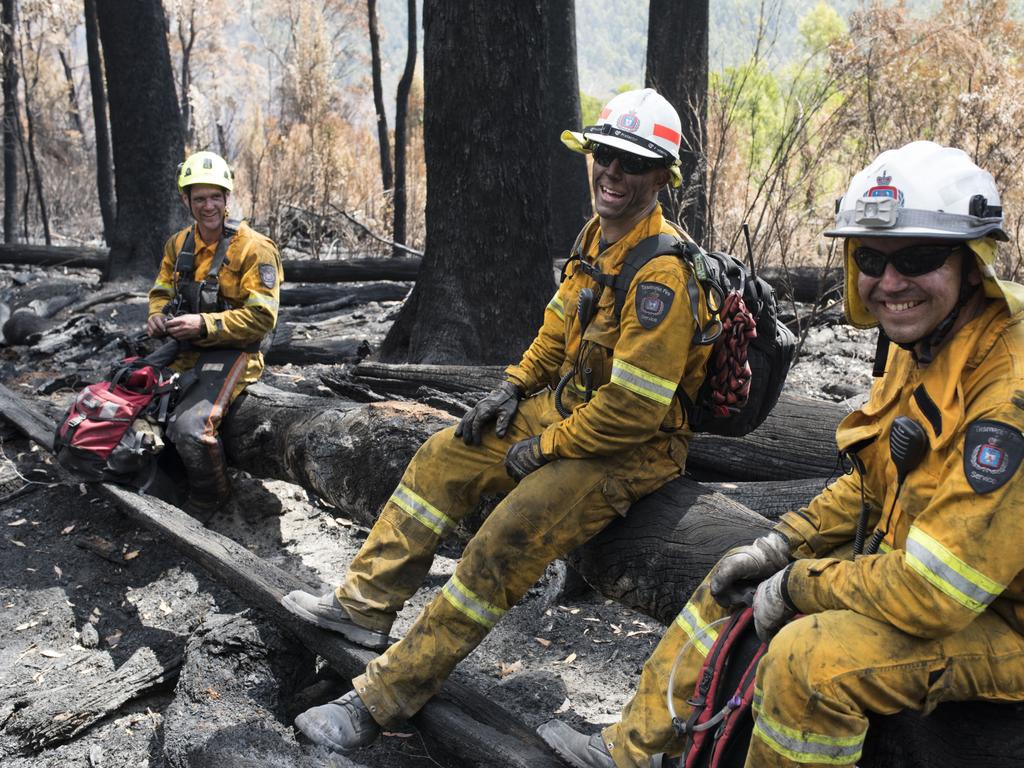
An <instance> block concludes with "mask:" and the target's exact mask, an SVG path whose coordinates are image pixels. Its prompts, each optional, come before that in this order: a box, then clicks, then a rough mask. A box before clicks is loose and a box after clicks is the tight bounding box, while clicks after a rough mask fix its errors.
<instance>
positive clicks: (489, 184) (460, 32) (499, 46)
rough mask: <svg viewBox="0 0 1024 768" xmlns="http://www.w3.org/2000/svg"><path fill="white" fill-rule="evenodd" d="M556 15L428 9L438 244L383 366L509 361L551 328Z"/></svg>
mask: <svg viewBox="0 0 1024 768" xmlns="http://www.w3.org/2000/svg"><path fill="white" fill-rule="evenodd" d="M544 7H545V4H544V3H543V2H541V0H497V2H496V3H495V2H490V3H486V4H485V3H483V2H480V1H479V0H478V2H474V3H469V4H465V3H464V4H458V5H453V4H451V3H447V2H442V1H441V0H428V2H427V3H426V4H425V6H424V90H425V99H426V116H425V125H424V142H425V150H426V161H427V247H426V255H425V256H424V268H423V269H422V270H421V274H420V275H419V277H418V279H417V282H416V287H415V288H414V289H413V292H412V294H411V296H410V298H409V300H407V301H406V303H405V306H404V307H403V309H402V312H401V313H400V315H399V317H398V319H397V320H396V322H395V324H394V325H393V326H392V328H391V331H390V332H389V333H388V336H387V339H386V340H385V342H384V345H383V347H382V350H381V355H382V358H383V359H387V360H391V361H394V362H398V361H405V360H408V361H410V362H417V363H440V362H449V363H462V362H467V363H470V362H471V363H501V362H508V361H509V360H515V359H518V358H519V357H520V356H521V355H522V353H523V351H524V350H525V349H526V346H527V345H528V344H529V342H530V340H531V339H532V338H533V335H534V333H535V332H536V330H537V327H538V325H539V324H540V321H541V316H542V311H543V307H544V305H545V304H546V302H547V301H548V299H549V298H550V296H551V293H552V291H553V289H554V284H553V279H552V274H551V260H550V258H548V254H547V242H546V237H545V232H546V231H547V224H548V211H547V201H548V197H547V194H546V189H547V180H548V161H547V157H548V155H547V153H546V152H538V148H540V147H545V146H547V143H548V142H550V141H552V140H553V139H552V137H550V136H546V135H544V131H543V127H544V121H543V120H538V119H537V116H538V115H539V114H542V107H543V104H542V102H541V93H542V92H543V87H544V78H545V74H546V70H547V68H546V65H545V60H546V59H545V57H546V45H545V31H544V18H543V17H544ZM453 115H458V116H459V119H457V120H454V119H452V116H453ZM523 158H530V162H527V163H524V162H523ZM524 308H525V311H524Z"/></svg>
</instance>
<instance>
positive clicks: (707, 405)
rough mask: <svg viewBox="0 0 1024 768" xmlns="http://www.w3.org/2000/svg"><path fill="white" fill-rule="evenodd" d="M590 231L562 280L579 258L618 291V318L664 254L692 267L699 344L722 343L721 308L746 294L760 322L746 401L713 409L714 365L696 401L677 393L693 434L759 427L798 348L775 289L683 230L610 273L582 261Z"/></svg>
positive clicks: (646, 244)
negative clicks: (702, 313) (704, 316)
mask: <svg viewBox="0 0 1024 768" xmlns="http://www.w3.org/2000/svg"><path fill="white" fill-rule="evenodd" d="M586 232H587V228H584V230H583V232H581V233H580V237H579V238H577V240H576V245H575V246H574V248H573V251H572V255H570V257H569V261H568V262H566V265H565V268H563V270H562V275H563V279H564V277H565V274H566V270H567V269H568V267H569V265H570V264H571V263H572V262H573V261H574V260H578V261H579V262H580V268H581V269H582V270H583V271H585V272H586V273H587V274H588V275H590V277H592V278H593V279H594V280H596V281H597V282H598V283H599V284H600V285H602V286H606V287H610V288H611V289H612V290H614V291H615V314H616V315H621V313H622V307H623V305H624V304H625V303H626V293H627V292H628V291H629V287H630V285H632V283H633V280H634V279H635V278H636V275H637V273H638V272H639V271H640V270H641V269H642V268H643V267H644V265H646V264H647V262H649V261H650V260H651V259H653V258H655V257H657V256H663V255H666V254H672V255H675V256H678V257H679V258H680V259H682V260H683V261H685V262H686V263H687V265H688V266H689V267H690V274H691V276H692V278H691V280H690V281H689V283H688V284H687V292H688V293H689V296H690V306H691V307H692V309H693V320H694V324H695V325H696V327H697V330H696V333H695V335H694V339H695V343H697V344H719V343H722V342H723V341H724V337H722V336H720V335H718V334H715V333H713V330H714V328H715V327H717V328H719V329H720V328H721V324H720V323H721V318H719V315H718V310H719V309H720V308H721V307H722V304H723V302H724V300H725V297H726V296H727V295H728V294H729V293H731V292H733V291H735V292H737V293H738V294H739V295H740V296H742V298H743V302H744V303H745V304H746V306H747V309H748V310H749V311H750V313H751V314H752V315H753V317H754V319H755V321H756V328H757V337H756V338H755V339H753V340H752V341H751V342H750V344H749V345H748V347H747V360H748V362H749V364H750V370H751V380H750V390H749V394H748V396H747V399H746V402H745V403H743V404H741V405H740V406H739V407H738V408H733V409H730V410H729V412H728V413H723V412H722V409H719V408H716V407H715V406H714V405H713V399H712V397H713V394H714V392H713V386H712V385H711V379H712V378H713V374H714V371H712V370H711V364H710V363H709V370H708V375H707V376H706V377H705V380H704V383H703V384H702V385H701V388H700V390H699V391H698V393H697V398H696V400H695V401H691V400H690V398H689V397H688V396H687V395H686V393H685V392H683V391H682V389H679V390H678V391H677V394H678V396H679V399H680V402H681V403H682V404H683V405H684V407H685V408H686V414H687V421H688V422H689V425H690V429H692V430H693V431H694V432H709V433H712V434H716V435H725V436H727V437H742V436H743V435H746V434H748V433H750V432H752V431H754V430H755V429H756V428H757V427H759V426H760V425H761V423H762V422H763V421H764V420H765V419H766V418H767V417H768V414H769V413H770V412H771V410H772V408H774V407H775V404H776V403H777V402H778V400H779V395H780V394H781V393H782V387H783V385H784V384H785V383H786V375H787V374H788V373H789V366H790V365H791V364H792V362H793V352H794V350H795V349H796V337H795V336H794V335H793V332H792V331H790V330H789V328H787V327H786V326H785V325H783V324H782V323H780V322H779V317H778V315H779V310H778V305H777V303H776V301H775V290H774V289H773V288H772V287H771V285H769V284H768V283H767V282H766V281H764V280H762V279H761V278H760V277H757V276H756V275H754V274H752V273H751V271H750V270H749V269H747V267H746V266H745V265H744V264H743V262H742V261H740V260H739V259H737V258H736V257H734V256H730V255H729V254H727V253H719V252H714V253H707V252H706V251H704V250H703V249H702V248H701V247H700V246H699V245H697V244H696V243H694V242H693V241H692V240H690V239H688V238H686V237H684V236H683V234H682V232H680V235H679V236H678V237H673V236H672V235H665V234H659V235H652V236H651V237H648V238H646V239H644V240H641V241H640V242H639V243H637V244H636V246H634V248H633V249H632V250H631V251H630V252H629V253H628V254H627V256H626V260H625V263H624V264H623V266H622V269H621V270H620V271H619V273H618V274H616V275H606V274H604V273H603V272H599V271H597V270H596V269H595V268H594V267H593V266H591V265H590V264H587V262H585V261H583V259H582V243H583V241H584V239H585V234H586ZM702 290H703V291H704V294H705V296H706V297H707V305H708V306H709V307H711V308H712V312H713V316H712V321H711V322H710V323H709V324H708V325H705V326H702V325H701V323H700V320H699V318H698V316H697V311H698V308H699V306H700V304H699V292H700V291H702ZM716 351H717V350H716ZM715 357H716V354H715V351H713V352H712V355H711V359H712V360H714V359H715Z"/></svg>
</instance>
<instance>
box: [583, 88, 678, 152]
mask: <svg viewBox="0 0 1024 768" xmlns="http://www.w3.org/2000/svg"><path fill="white" fill-rule="evenodd" d="M681 131H682V126H681V124H680V122H679V113H677V112H676V110H675V109H674V108H673V106H672V105H671V104H669V103H668V101H667V100H666V99H665V97H664V96H662V95H661V94H660V93H658V92H657V91H655V90H654V89H653V88H644V89H643V90H638V91H626V92H625V93H620V94H619V95H618V96H616V97H615V98H614V99H612V100H611V101H609V102H608V104H606V105H605V108H604V109H602V110H601V116H600V117H599V118H598V121H597V124H596V125H588V126H587V127H586V128H584V129H583V131H582V132H581V133H580V134H578V136H579V138H580V140H581V141H582V142H583V143H587V142H589V143H591V144H607V145H609V146H612V147H615V148H616V149H621V150H624V151H626V152H631V153H633V154H635V155H640V156H641V157H659V158H664V159H665V160H666V161H668V162H670V163H674V162H678V160H679V141H680V136H681Z"/></svg>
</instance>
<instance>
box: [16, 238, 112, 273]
mask: <svg viewBox="0 0 1024 768" xmlns="http://www.w3.org/2000/svg"><path fill="white" fill-rule="evenodd" d="M107 254H108V250H107V249H106V248H83V247H80V246H73V245H61V246H51V245H25V244H23V243H4V244H3V245H0V264H13V265H17V266H32V267H85V268H88V269H103V268H104V267H105V266H106V265H107Z"/></svg>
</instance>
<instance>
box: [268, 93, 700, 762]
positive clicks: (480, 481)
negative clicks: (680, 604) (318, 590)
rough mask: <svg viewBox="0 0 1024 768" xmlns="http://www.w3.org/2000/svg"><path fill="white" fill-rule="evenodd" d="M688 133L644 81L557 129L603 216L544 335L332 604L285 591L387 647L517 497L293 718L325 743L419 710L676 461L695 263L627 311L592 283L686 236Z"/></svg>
mask: <svg viewBox="0 0 1024 768" xmlns="http://www.w3.org/2000/svg"><path fill="white" fill-rule="evenodd" d="M679 130H680V124H679V117H678V115H677V114H676V111H675V110H674V109H673V108H672V106H671V105H670V104H669V103H668V102H667V101H666V100H665V99H664V98H662V97H661V96H660V95H658V94H657V93H655V92H654V91H653V90H650V89H647V90H641V91H631V92H628V93H623V94H620V95H619V96H617V97H615V98H614V99H612V101H611V102H610V103H609V104H608V105H607V106H606V107H605V109H604V111H603V112H602V113H601V119H600V121H599V123H598V124H597V125H593V126H588V127H587V128H585V129H584V130H583V131H582V133H573V132H568V131H567V132H565V134H563V137H562V140H563V142H564V143H566V144H567V145H568V146H569V147H570V148H571V149H574V150H576V151H582V152H586V153H592V156H593V160H594V163H593V171H592V183H593V191H594V200H595V208H596V210H597V215H596V216H595V218H594V219H593V220H592V221H591V222H590V224H588V226H587V227H586V228H585V230H584V232H583V234H582V237H581V240H580V243H579V246H578V247H579V249H580V252H581V255H582V262H580V261H574V262H571V263H570V266H569V268H568V270H567V278H566V279H565V280H564V281H563V282H562V284H561V286H560V287H559V289H558V291H557V292H556V293H555V295H554V297H553V298H552V299H551V301H550V303H549V304H548V305H547V308H546V309H545V311H544V322H543V325H542V327H541V329H540V332H539V333H538V335H537V337H536V339H535V340H534V341H533V343H532V344H531V345H530V347H529V349H528V350H527V351H526V353H525V355H524V356H523V359H522V361H521V362H520V363H519V364H518V365H513V366H510V367H509V368H508V369H507V371H506V376H507V378H506V381H505V382H504V383H502V384H501V385H500V386H499V387H498V388H497V389H496V390H495V391H494V392H492V393H490V394H489V395H487V396H486V397H484V398H483V399H482V400H481V401H480V402H479V403H477V405H476V406H475V407H474V408H472V409H471V410H470V411H469V412H468V413H467V414H466V416H465V417H464V418H463V419H462V421H461V422H460V424H459V425H458V426H456V427H453V428H449V429H445V430H443V431H441V432H439V433H437V434H435V435H433V436H432V437H431V438H430V439H428V440H427V442H426V443H424V445H423V446H422V447H421V448H420V450H419V451H418V452H417V454H416V456H415V457H414V458H413V460H412V462H411V463H410V464H409V467H408V468H407V469H406V472H405V475H404V476H403V478H402V481H401V483H400V484H399V486H398V488H396V489H395V492H394V494H393V495H392V496H391V498H390V499H389V500H388V502H387V503H386V504H385V506H384V509H383V511H382V512H381V514H380V517H379V519H378V520H377V522H376V524H375V525H374V527H373V530H372V531H371V532H370V535H369V538H368V539H367V541H366V543H365V544H364V545H363V547H362V549H361V550H360V552H359V553H358V554H357V555H356V557H355V559H354V560H353V562H352V563H351V565H350V566H349V570H348V574H347V576H346V578H345V580H344V582H343V583H342V584H341V585H340V586H339V587H338V588H337V589H336V590H334V591H331V592H328V593H327V594H325V595H323V596H322V597H320V598H317V597H315V596H313V595H309V594H306V593H305V592H301V591H296V592H292V593H291V594H289V595H287V596H286V597H285V598H284V600H283V604H284V605H285V607H287V608H288V609H289V610H290V611H292V612H293V613H295V614H297V615H298V616H301V617H303V618H304V619H306V620H308V621H312V622H314V623H316V624H317V625H319V626H321V627H325V628H328V629H332V630H335V631H337V632H339V633H341V634H342V635H344V636H345V637H347V638H349V639H350V640H352V641H354V642H357V643H360V644H362V645H365V646H367V647H370V648H373V649H376V650H382V649H384V648H386V647H387V646H388V644H389V638H388V632H389V630H390V629H391V624H392V622H393V621H394V618H395V614H396V613H397V612H398V610H399V609H401V608H402V606H403V604H404V603H405V601H406V600H407V599H408V598H409V597H411V596H412V594H413V593H414V592H415V591H416V590H417V589H418V587H419V586H420V584H421V582H422V581H423V579H424V577H425V576H426V574H427V571H428V569H429V567H430V564H431V561H432V560H433V557H434V552H435V551H436V549H437V547H438V545H439V543H440V542H441V540H442V539H443V538H444V536H445V535H447V534H448V533H449V532H451V531H452V529H453V528H454V527H455V526H456V525H457V524H458V523H459V521H460V520H461V519H462V518H463V517H464V516H465V515H466V514H467V513H468V512H469V511H470V510H472V509H473V508H474V506H475V505H476V503H477V501H478V500H479V499H480V497H481V496H482V495H485V494H486V495H496V494H506V495H505V497H504V499H503V500H502V501H501V502H500V503H499V504H498V505H497V506H496V507H495V509H494V511H493V512H492V513H491V514H490V516H489V517H488V518H487V519H486V520H485V521H484V523H483V524H482V525H481V527H480V529H479V531H478V532H477V533H476V535H475V536H474V537H473V538H472V540H471V541H470V542H469V543H468V544H467V545H466V548H465V550H464V552H463V555H462V559H461V560H460V561H459V563H458V565H457V567H456V569H455V573H454V575H453V576H452V577H451V578H450V579H449V580H448V582H447V584H445V586H444V588H443V590H442V592H441V594H440V595H438V596H437V597H436V598H435V599H434V600H433V602H431V603H430V604H429V605H428V606H427V607H426V608H425V609H424V610H423V612H422V613H421V614H420V615H419V617H418V618H417V620H416V622H415V624H414V625H413V626H412V628H411V629H410V630H409V631H408V633H407V634H406V635H405V637H404V638H403V639H402V640H400V641H398V642H396V643H395V644H394V645H391V646H390V648H388V650H387V651H386V652H385V653H384V654H383V655H381V656H379V657H378V658H376V659H374V660H373V661H371V662H370V664H369V665H368V666H367V668H366V671H365V673H364V674H362V675H360V676H359V677H358V678H356V679H355V680H354V681H353V684H354V686H355V689H354V690H353V691H351V692H349V693H348V694H346V695H345V696H343V697H341V698H340V699H338V700H336V701H333V702H330V703H328V704H326V705H323V706H320V707H314V708H313V709H311V710H309V711H307V712H305V713H303V714H302V715H300V716H299V717H298V718H297V719H296V725H297V726H298V727H299V728H300V729H301V730H302V731H303V732H304V733H306V735H307V736H309V737H310V738H311V739H313V740H314V741H316V742H318V743H320V744H324V745H327V746H330V747H332V748H334V749H337V750H341V751H348V750H351V749H354V748H357V747H360V746H364V745H366V744H369V743H370V742H372V741H373V740H375V739H376V738H377V736H378V734H379V733H380V729H381V727H386V726H390V725H393V724H394V723H395V722H396V721H399V720H402V719H405V718H407V717H409V716H411V715H413V714H414V713H415V712H417V711H418V710H419V709H420V707H422V706H423V704H424V703H425V702H426V701H427V700H428V699H429V698H430V697H431V696H432V695H433V694H434V693H435V692H437V691H438V690H439V689H440V687H441V685H442V684H443V682H444V680H445V679H446V678H447V677H448V675H449V673H450V672H451V671H452V669H453V668H454V666H455V665H456V664H457V663H458V662H459V661H460V660H461V659H463V658H465V657H466V656H467V655H468V654H469V653H470V652H471V651H472V650H473V649H474V648H475V647H476V646H477V645H478V644H479V643H480V642H481V640H483V638H484V636H485V635H486V634H487V632H488V631H489V630H490V629H491V627H493V626H494V624H495V623H496V622H497V621H499V620H500V619H501V617H502V616H503V615H504V614H505V613H506V611H508V609H509V608H511V607H512V606H513V605H514V604H515V603H516V601H518V600H519V599H520V598H521V597H522V595H523V594H524V593H525V592H526V590H527V589H528V588H529V587H530V586H531V585H532V584H533V583H534V582H535V581H536V580H537V579H538V578H539V577H540V576H541V574H542V573H543V572H544V569H545V567H546V566H547V564H548V563H550V562H551V561H552V560H554V559H555V558H558V557H561V556H562V555H564V554H566V553H567V552H568V551H569V550H571V549H573V548H574V547H577V546H579V545H580V544H582V543H583V542H585V541H587V540H588V539H589V538H590V537H592V536H593V535H594V534H596V533H597V532H598V531H600V530H601V529H602V528H604V527H605V526H606V525H608V523H610V522H611V521H612V520H614V519H615V518H616V517H617V516H618V515H624V514H625V513H626V511H627V509H628V508H629V506H630V504H631V503H632V502H633V501H634V500H636V499H637V498H639V497H641V496H643V495H645V494H647V493H650V492H651V491H653V490H655V489H656V488H658V487H659V486H660V485H662V484H663V483H665V482H666V481H668V480H670V479H671V478H673V477H676V476H677V475H679V474H680V473H681V472H682V470H683V466H684V463H685V460H686V453H687V443H688V439H689V437H690V435H691V433H690V431H689V429H688V427H687V423H686V419H685V415H684V410H683V408H682V407H681V406H680V402H679V398H678V397H677V395H676V390H677V388H682V389H684V390H685V391H686V392H687V394H688V395H689V396H690V397H691V398H692V397H694V396H695V395H696V391H697V388H698V387H699V385H700V383H701V382H702V380H703V378H704V373H705V367H706V360H707V357H708V354H709V347H699V346H694V345H693V344H692V339H693V337H694V332H695V328H696V327H697V322H695V321H699V322H701V323H706V322H707V320H708V313H707V308H706V307H705V306H704V300H703V299H699V300H698V303H699V304H700V306H699V307H697V308H696V313H695V312H694V311H693V310H692V309H691V303H690V299H689V297H688V294H687V283H688V281H689V280H690V275H689V270H688V267H687V266H685V264H684V263H683V261H682V260H681V259H679V258H678V257H677V256H672V255H665V256H658V257H656V258H654V259H653V260H651V261H650V262H648V263H647V265H646V266H645V267H643V268H642V269H641V270H640V272H639V273H638V274H637V275H636V278H635V279H634V280H633V281H632V283H631V287H630V288H629V290H628V293H627V294H626V297H625V303H624V305H623V307H622V310H621V316H619V315H618V314H617V313H616V312H615V306H614V305H615V292H614V291H613V290H611V289H605V290H600V285H599V282H598V278H600V276H601V275H604V276H610V275H615V274H616V273H618V271H619V269H620V268H621V267H622V265H623V262H624V259H625V257H626V255H627V253H628V252H629V251H630V249H632V248H633V247H634V246H635V245H637V244H638V243H639V242H640V241H642V240H644V239H645V238H648V237H650V236H655V235H659V234H661V233H666V234H675V233H676V230H675V229H674V227H673V226H672V225H670V224H669V223H668V222H666V221H665V219H664V218H663V217H662V213H661V207H660V206H659V205H658V202H657V196H658V192H659V191H660V190H661V189H662V188H663V187H664V186H665V184H666V183H669V182H670V181H671V182H673V183H675V184H678V183H679V178H680V177H679V170H678V151H679V141H680V134H679ZM594 275H598V278H595V277H594ZM581 294H582V295H583V297H584V300H583V301H582V302H581V301H580V297H581ZM588 296H589V300H588V298H587V297H588ZM588 303H591V304H592V310H590V311H588V310H587V308H586V305H587V304H588ZM581 305H584V306H582V307H581ZM698 330H699V329H698ZM555 390H557V391H558V394H557V395H556V392H555ZM492 425H493V426H492Z"/></svg>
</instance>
